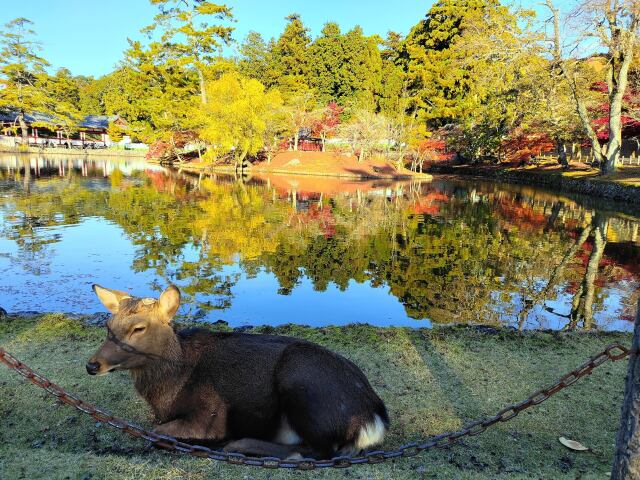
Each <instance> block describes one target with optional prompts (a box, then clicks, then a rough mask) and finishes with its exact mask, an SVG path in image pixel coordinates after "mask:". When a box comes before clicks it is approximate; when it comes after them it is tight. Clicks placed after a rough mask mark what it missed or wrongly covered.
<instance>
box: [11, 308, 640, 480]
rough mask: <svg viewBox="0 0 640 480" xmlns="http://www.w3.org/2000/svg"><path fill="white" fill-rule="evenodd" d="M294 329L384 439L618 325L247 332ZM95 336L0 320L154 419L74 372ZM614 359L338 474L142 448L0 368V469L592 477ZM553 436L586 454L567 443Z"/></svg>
mask: <svg viewBox="0 0 640 480" xmlns="http://www.w3.org/2000/svg"><path fill="white" fill-rule="evenodd" d="M266 331H268V332H269V333H273V332H274V331H275V332H276V333H279V334H284V335H291V336H299V337H303V338H306V339H309V340H312V341H315V342H317V343H320V344H322V345H326V346H327V347H329V348H331V349H334V350H336V351H338V352H341V353H342V354H344V355H345V356H347V357H348V358H350V359H351V360H353V361H354V362H355V363H356V364H358V365H359V366H360V367H362V369H363V370H364V371H365V373H366V374H367V375H368V377H369V379H370V381H371V383H372V385H373V386H374V388H375V389H376V391H377V392H378V393H379V394H380V395H381V397H382V398H383V399H384V400H385V402H386V404H387V406H388V408H389V413H390V416H391V421H392V426H391V430H390V433H389V435H388V438H387V440H386V442H385V447H393V446H397V445H399V444H401V443H404V442H405V441H409V440H416V439H421V438H424V437H426V436H429V435H434V434H438V433H441V432H444V431H448V430H453V429H457V428H459V427H460V426H462V425H463V424H464V423H466V422H467V421H468V420H471V419H475V418H476V417H481V416H484V415H488V414H493V413H495V412H496V411H497V410H498V409H499V408H501V407H502V406H504V405H505V404H508V403H511V402H514V401H519V400H522V399H524V398H525V397H526V396H527V395H528V394H529V393H531V392H532V391H534V390H536V389H537V388H538V387H542V386H545V385H546V384H548V383H551V382H552V381H555V380H556V378H557V377H559V376H560V375H561V374H564V373H565V372H566V371H568V370H570V369H572V368H574V367H576V366H578V365H579V364H580V363H582V362H583V361H584V360H586V358H587V357H589V356H590V355H592V354H594V353H596V352H597V351H599V350H601V349H602V348H603V347H604V346H605V345H607V344H609V343H612V342H614V341H620V342H622V343H623V344H626V345H627V344H630V343H631V336H630V334H627V333H579V332H578V333H545V332H529V333H525V334H523V335H520V334H517V333H516V332H513V331H510V330H504V331H502V330H487V331H480V330H477V329H474V328H462V327H460V328H435V329H433V330H424V329H421V330H409V329H401V328H385V329H382V328H375V327H369V326H361V325H356V326H349V327H341V328H320V329H313V328H307V327H297V326H286V327H280V328H277V329H272V328H258V329H255V332H266ZM105 335H106V332H105V330H104V329H103V328H97V327H86V326H84V325H83V324H81V323H80V322H79V321H77V320H70V319H67V318H66V317H64V316H62V315H45V316H41V317H37V318H15V317H9V318H6V317H5V318H3V319H0V345H1V346H2V347H3V348H6V349H7V350H8V351H9V352H11V353H13V354H15V355H16V356H18V358H20V359H21V360H23V361H25V362H26V363H27V364H29V365H30V366H32V367H33V368H35V369H37V370H38V371H39V372H41V373H43V374H45V375H47V376H49V377H50V378H51V379H52V380H53V381H54V382H56V383H58V384H59V385H61V386H63V387H64V388H67V389H68V390H69V391H71V392H73V393H76V394H78V395H80V396H81V397H83V398H84V399H85V400H87V401H89V402H92V403H94V404H96V405H97V406H99V407H102V408H105V409H107V410H109V411H111V412H112V413H114V414H115V415H118V416H122V417H125V418H128V419H130V420H133V421H136V422H139V423H141V424H143V425H146V426H151V425H152V418H151V415H150V412H149V409H148V408H147V406H146V404H145V403H144V401H142V400H141V399H139V398H137V396H136V394H135V392H134V389H133V387H132V385H131V382H130V380H129V376H128V374H127V373H124V372H118V373H114V374H111V375H108V376H104V377H99V378H96V377H90V376H89V375H87V374H86V373H85V369H84V364H85V362H86V360H87V358H88V357H89V356H90V355H91V353H93V351H94V350H95V349H96V348H97V347H98V345H99V344H100V343H101V341H102V340H103V338H104V337H105ZM625 372H626V363H625V362H618V363H617V364H610V363H608V364H606V365H604V366H602V367H600V368H599V369H597V370H596V371H595V372H594V374H593V375H591V376H590V377H587V378H585V379H583V380H581V381H580V382H579V383H578V384H576V385H575V386H573V387H570V388H569V389H567V390H565V391H563V392H561V393H559V394H558V395H557V396H555V397H554V398H552V399H550V400H548V401H547V402H545V403H543V404H541V405H540V406H538V407H534V408H533V409H531V410H529V411H527V412H524V413H523V414H521V415H520V416H519V417H517V418H515V419H514V420H512V421H510V422H508V423H505V424H499V425H498V426H496V427H494V428H493V429H491V430H490V431H488V432H486V433H484V434H482V435H480V436H477V437H472V438H470V439H466V440H464V442H463V443H462V444H460V445H458V446H455V447H453V448H450V449H445V450H438V451H432V452H429V453H426V454H422V455H419V456H417V457H414V458H409V459H400V460H396V461H394V462H389V463H385V464H380V465H367V466H359V467H358V466H357V467H353V468H350V469H347V470H323V471H315V472H287V471H280V470H278V471H273V470H261V469H256V468H252V467H238V466H228V465H225V464H220V463H215V462H212V461H208V460H202V459H194V458H188V457H180V456H178V455H176V454H169V453H164V452H160V451H153V450H147V449H145V443H144V442H142V441H137V440H133V439H131V438H129V437H126V436H124V435H122V434H121V433H119V432H115V431H113V430H111V429H109V428H106V427H104V426H101V425H96V422H95V421H93V420H92V419H91V418H90V417H88V416H86V415H83V414H81V413H80V412H78V411H76V410H74V409H72V408H70V407H68V406H66V405H62V404H58V403H56V401H55V399H54V398H53V397H51V396H48V395H47V394H46V393H45V392H44V391H43V390H40V389H37V388H36V387H35V386H33V385H31V384H28V383H26V382H24V381H23V380H21V377H19V376H17V375H16V374H15V373H11V372H10V371H9V370H8V369H6V368H5V367H3V366H0V478H2V479H17V478H28V479H35V478H47V479H66V478H69V479H89V478H92V479H102V478H118V479H134V478H135V479H141V478H142V479H144V478H148V479H151V478H153V479H156V478H160V479H174V478H176V479H177V478H181V479H205V478H224V479H246V480H250V479H273V480H276V479H288V478H296V479H306V478H314V479H315V478H325V479H333V478H348V479H383V478H385V479H387V478H388V479H421V478H456V479H465V478H469V479H470V478H481V479H484V478H486V479H496V478H510V479H512V478H513V479H516V478H545V479H562V478H567V479H568V478H570V479H575V478H582V479H587V478H600V479H606V478H607V475H608V472H609V471H610V464H611V459H612V455H613V447H614V442H615V433H616V429H617V426H618V419H619V413H620V406H621V401H622V393H623V382H624V376H625ZM560 436H565V437H568V438H572V439H575V440H578V441H580V442H582V443H583V444H585V445H587V446H589V447H591V448H592V449H593V452H574V451H571V450H567V449H566V448H565V447H563V446H562V445H561V444H560V443H559V442H558V437H560Z"/></svg>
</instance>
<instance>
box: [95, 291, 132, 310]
mask: <svg viewBox="0 0 640 480" xmlns="http://www.w3.org/2000/svg"><path fill="white" fill-rule="evenodd" d="M92 288H93V291H94V292H96V295H97V296H98V299H99V300H100V301H101V302H102V304H103V305H104V306H105V307H107V310H109V311H110V312H111V313H118V310H119V309H120V301H122V300H124V299H125V298H131V295H130V294H128V293H126V292H121V291H119V290H110V289H108V288H104V287H101V286H100V285H93V287H92Z"/></svg>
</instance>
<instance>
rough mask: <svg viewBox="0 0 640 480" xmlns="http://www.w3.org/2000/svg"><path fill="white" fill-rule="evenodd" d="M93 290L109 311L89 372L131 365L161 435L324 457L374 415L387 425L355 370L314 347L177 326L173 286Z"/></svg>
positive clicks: (350, 440)
mask: <svg viewBox="0 0 640 480" xmlns="http://www.w3.org/2000/svg"><path fill="white" fill-rule="evenodd" d="M94 290H95V291H96V294H97V295H98V297H99V298H100V300H101V301H102V302H103V304H104V305H105V306H106V307H107V308H108V309H109V310H110V311H111V312H112V313H113V316H112V317H111V318H110V319H109V321H108V322H107V330H108V336H107V340H106V341H105V342H104V343H103V345H102V346H101V347H100V348H99V349H98V351H97V352H96V353H95V354H94V355H93V356H92V357H91V359H90V360H89V363H88V364H87V371H88V372H89V373H91V374H103V373H107V372H110V371H113V370H121V369H123V370H125V369H126V370H129V371H130V373H131V377H132V379H133V383H134V386H135V388H136V390H137V391H138V393H139V394H140V395H141V396H142V397H143V398H144V399H145V400H146V401H147V402H148V403H149V405H150V406H151V409H152V410H153V413H154V414H155V416H156V417H157V419H158V421H159V422H160V426H159V427H158V428H157V429H156V431H157V432H159V433H162V434H166V435H171V436H173V437H177V438H181V439H189V440H200V441H204V442H206V443H226V442H231V443H228V445H227V448H228V449H238V450H241V451H243V452H244V453H250V454H254V455H256V454H259V455H276V456H290V455H294V454H305V455H314V456H318V455H324V456H326V455H333V454H335V453H336V452H339V451H346V450H351V449H353V445H354V444H355V443H357V440H358V438H359V435H360V433H361V431H363V429H364V428H365V427H366V426H367V425H371V424H373V423H375V420H376V418H377V419H378V421H379V422H383V423H384V426H385V427H386V425H387V423H388V417H387V412H386V409H385V407H384V404H383V403H382V401H381V400H380V399H379V398H378V396H377V395H376V394H375V392H374V391H373V389H372V388H371V386H370V385H369V382H368V381H367V379H366V377H365V376H364V374H363V373H362V372H361V371H360V369H359V368H358V367H357V366H355V365H354V364H353V363H351V362H350V361H348V360H347V359H345V358H343V357H341V356H339V355H337V354H335V353H333V352H330V351H329V350H327V349H325V348H323V347H320V346H319V345H315V344H312V343H310V342H306V341H303V340H298V339H295V338H289V337H280V336H273V335H249V334H241V333H213V332H210V331H207V330H202V329H191V330H183V331H180V332H176V331H174V328H173V326H172V324H171V319H172V318H173V316H174V314H175V312H176V310H177V308H178V306H179V302H180V292H179V291H178V289H177V288H176V287H173V286H171V287H169V288H168V289H167V290H165V292H163V294H162V295H161V296H160V298H159V299H158V300H152V299H139V298H133V297H132V296H130V295H128V294H126V293H124V292H120V291H116V290H107V289H104V288H102V287H99V286H97V285H96V286H94ZM382 433H383V432H381V433H380V440H381V435H382ZM276 439H277V440H278V441H283V442H284V441H287V442H292V443H294V444H295V445H288V444H287V445H285V444H280V443H276ZM282 439H288V440H282ZM298 439H299V440H300V441H299V442H298V441H297V440H298ZM297 443H301V445H297Z"/></svg>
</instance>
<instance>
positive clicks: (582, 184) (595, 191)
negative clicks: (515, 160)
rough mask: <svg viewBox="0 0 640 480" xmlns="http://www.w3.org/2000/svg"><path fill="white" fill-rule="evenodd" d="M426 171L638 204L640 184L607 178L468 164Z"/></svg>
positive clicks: (639, 202)
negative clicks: (493, 168)
mask: <svg viewBox="0 0 640 480" xmlns="http://www.w3.org/2000/svg"><path fill="white" fill-rule="evenodd" d="M429 172H430V173H433V174H436V175H458V176H460V177H462V178H465V177H467V178H468V177H476V178H478V179H483V180H495V181H500V182H505V183H512V184H519V185H529V186H534V187H544V188H549V189H552V190H556V191H560V192H565V193H576V194H581V195H592V196H597V197H600V198H603V199H607V200H613V201H618V202H631V203H634V204H636V205H640V187H635V186H632V185H624V184H621V183H617V182H614V181H610V180H593V179H589V178H571V177H566V176H564V175H561V174H560V175H556V174H548V173H540V172H531V171H526V170H519V171H514V170H500V169H495V170H490V169H486V168H480V169H478V168H474V167H471V166H468V165H464V166H460V167H452V166H439V167H432V168H431V169H430V170H429Z"/></svg>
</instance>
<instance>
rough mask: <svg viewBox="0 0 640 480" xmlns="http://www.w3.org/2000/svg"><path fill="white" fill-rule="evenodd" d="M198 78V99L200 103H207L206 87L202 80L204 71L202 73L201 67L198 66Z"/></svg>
mask: <svg viewBox="0 0 640 480" xmlns="http://www.w3.org/2000/svg"><path fill="white" fill-rule="evenodd" d="M197 70H198V80H199V81H200V101H201V102H202V105H206V104H207V88H206V84H205V81H204V73H202V69H200V68H198V69H197Z"/></svg>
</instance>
